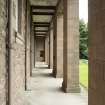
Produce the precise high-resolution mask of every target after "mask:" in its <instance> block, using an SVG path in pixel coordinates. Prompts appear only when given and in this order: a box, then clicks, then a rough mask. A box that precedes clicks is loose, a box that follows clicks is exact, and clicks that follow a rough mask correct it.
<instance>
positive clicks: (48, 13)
mask: <svg viewBox="0 0 105 105" xmlns="http://www.w3.org/2000/svg"><path fill="white" fill-rule="evenodd" d="M32 15H54V12H39V11H38V12H32Z"/></svg>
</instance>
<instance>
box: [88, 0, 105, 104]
mask: <svg viewBox="0 0 105 105" xmlns="http://www.w3.org/2000/svg"><path fill="white" fill-rule="evenodd" d="M104 12H105V1H104V0H102V1H100V0H89V105H104V104H105V92H104V91H105V14H104Z"/></svg>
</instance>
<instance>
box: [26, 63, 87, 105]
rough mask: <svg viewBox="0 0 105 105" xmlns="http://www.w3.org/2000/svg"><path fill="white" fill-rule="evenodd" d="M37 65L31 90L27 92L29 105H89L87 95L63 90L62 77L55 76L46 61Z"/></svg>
mask: <svg viewBox="0 0 105 105" xmlns="http://www.w3.org/2000/svg"><path fill="white" fill-rule="evenodd" d="M36 66H37V67H36V69H34V70H33V77H32V78H31V82H30V88H31V91H27V92H26V93H25V94H26V102H27V105H87V102H88V100H87V99H88V98H87V95H85V94H84V93H82V92H81V93H77V94H76V93H75V94H73V93H64V92H62V90H61V84H62V79H56V78H53V77H52V75H51V72H52V70H51V69H46V67H47V65H44V63H43V64H42V63H41V64H40V63H39V64H37V65H36ZM39 67H40V68H39ZM42 67H44V68H43V69H42Z"/></svg>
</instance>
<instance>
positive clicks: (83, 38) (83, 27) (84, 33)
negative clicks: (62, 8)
mask: <svg viewBox="0 0 105 105" xmlns="http://www.w3.org/2000/svg"><path fill="white" fill-rule="evenodd" d="M79 32H80V45H79V46H80V59H88V44H87V43H88V26H87V24H85V22H84V21H83V20H80V22H79Z"/></svg>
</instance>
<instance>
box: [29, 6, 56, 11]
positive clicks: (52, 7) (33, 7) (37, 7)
mask: <svg viewBox="0 0 105 105" xmlns="http://www.w3.org/2000/svg"><path fill="white" fill-rule="evenodd" d="M31 7H32V9H47V10H56V6H41V5H39V6H38V5H32V6H31Z"/></svg>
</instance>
